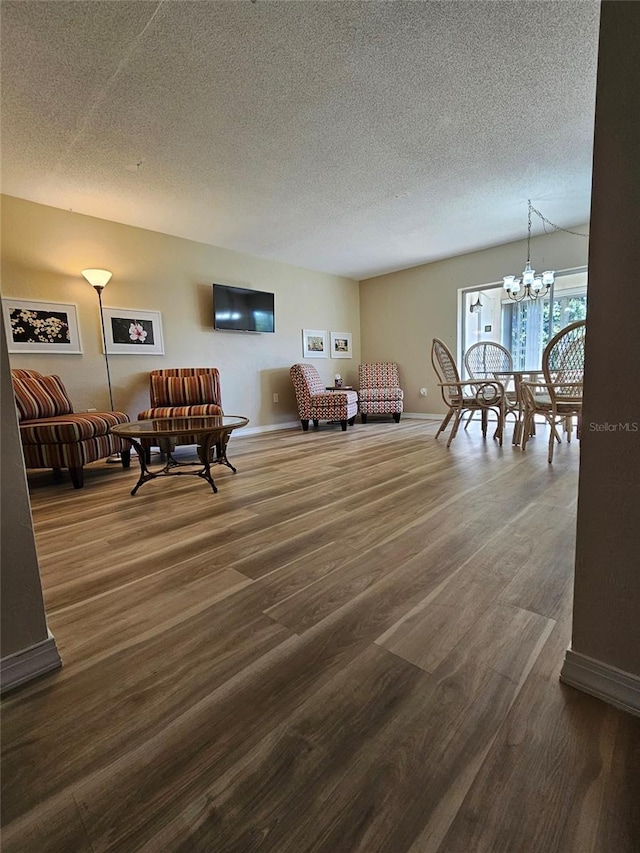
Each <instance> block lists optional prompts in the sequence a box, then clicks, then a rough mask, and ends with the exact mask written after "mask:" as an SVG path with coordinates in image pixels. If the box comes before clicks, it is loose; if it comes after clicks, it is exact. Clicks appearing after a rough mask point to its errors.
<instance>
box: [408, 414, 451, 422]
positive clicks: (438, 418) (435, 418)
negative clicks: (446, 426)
mask: <svg viewBox="0 0 640 853" xmlns="http://www.w3.org/2000/svg"><path fill="white" fill-rule="evenodd" d="M402 417H403V418H411V419H412V420H417V421H441V420H442V419H443V418H444V413H441V414H439V415H432V414H429V413H428V412H403V413H402Z"/></svg>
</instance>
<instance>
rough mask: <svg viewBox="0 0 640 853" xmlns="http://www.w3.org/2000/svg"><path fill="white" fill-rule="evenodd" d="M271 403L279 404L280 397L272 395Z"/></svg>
mask: <svg viewBox="0 0 640 853" xmlns="http://www.w3.org/2000/svg"><path fill="white" fill-rule="evenodd" d="M273 402H274V403H279V402H280V397H279V395H278V394H274V395H273Z"/></svg>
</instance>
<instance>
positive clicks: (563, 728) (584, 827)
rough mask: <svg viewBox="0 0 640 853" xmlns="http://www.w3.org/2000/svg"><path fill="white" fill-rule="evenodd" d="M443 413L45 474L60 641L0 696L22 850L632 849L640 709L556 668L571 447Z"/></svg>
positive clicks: (53, 617)
mask: <svg viewBox="0 0 640 853" xmlns="http://www.w3.org/2000/svg"><path fill="white" fill-rule="evenodd" d="M434 433H435V425H434V424H433V423H429V422H425V421H410V420H403V421H402V422H401V423H400V424H399V425H395V424H393V423H392V422H391V421H389V422H386V421H384V422H382V421H377V420H372V421H371V422H370V423H368V424H367V425H366V426H362V425H360V424H357V425H356V426H355V427H354V428H353V429H351V428H350V429H349V431H348V433H346V434H344V433H342V432H341V430H340V427H339V426H338V427H329V426H324V427H323V428H321V429H320V430H319V431H318V432H313V431H310V432H309V433H302V432H301V431H283V432H277V433H270V434H265V435H261V436H256V437H247V438H242V437H241V435H240V433H238V434H237V436H236V435H234V437H233V438H232V440H231V443H230V446H229V456H230V458H231V459H232V461H234V463H235V464H236V465H237V467H238V473H237V475H235V476H234V475H233V474H232V473H231V471H229V470H227V469H222V470H216V472H215V476H216V481H217V483H218V486H219V492H218V494H217V495H214V494H213V493H211V491H210V490H209V488H208V486H207V485H206V484H205V483H203V482H202V481H200V480H198V479H196V478H190V477H183V478H180V479H178V478H174V479H173V480H164V481H157V482H153V483H149V484H147V485H145V486H143V487H142V489H141V490H140V492H139V493H138V495H137V496H136V497H135V498H132V497H130V496H129V489H130V488H131V487H132V485H133V483H134V481H135V473H134V471H133V470H130V471H123V470H121V469H120V468H118V467H117V466H113V465H106V464H104V463H100V464H96V465H93V466H89V469H88V470H87V474H86V478H85V479H86V485H85V488H84V489H83V490H82V491H74V490H73V489H71V488H70V485H69V483H68V482H64V483H62V484H54V483H53V481H52V480H51V478H50V475H49V474H48V473H38V474H35V475H34V476H33V477H30V481H31V490H32V503H33V513H34V521H35V527H36V535H37V542H38V549H39V554H40V561H41V570H42V579H43V585H44V590H45V596H46V603H47V612H48V616H49V624H50V628H51V630H52V631H53V633H54V634H55V637H56V640H57V642H58V646H59V649H60V653H61V655H62V658H63V660H64V664H65V665H64V668H63V669H62V670H60V671H59V672H58V673H57V674H54V675H52V676H48V677H45V678H43V679H40V680H39V681H38V682H36V683H33V684H32V685H29V686H27V687H25V688H23V689H21V690H19V691H16V692H15V693H13V694H10V695H9V697H7V699H5V701H4V702H3V708H2V712H3V720H2V728H3V738H2V741H3V743H2V746H3V755H4V758H3V773H2V783H3V793H2V819H3V823H4V827H5V828H4V832H3V842H2V849H3V851H5V853H9V851H21V853H24V851H28V852H29V853H30V851H33V852H34V853H45V852H46V851H64V852H65V853H69V851H73V853H75V851H118V853H126V852H127V851H134V850H135V851H137V850H144V851H152V852H154V851H180V853H183V851H184V853H187V851H197V853H205V851H206V853H226V851H228V852H229V853H231V852H232V851H233V853H246V851H269V853H306V851H323V853H352V851H361V853H378V852H379V851H380V853H381V851H385V853H404V852H405V851H411V853H427V851H441V853H469V851H487V853H488V851H491V853H497V851H504V853H533V851H540V853H554V851H558V853H569V851H571V853H574V852H575V853H638V851H639V850H640V807H639V803H640V720H638V719H636V718H633V717H631V716H629V715H625V714H624V713H622V712H619V711H616V710H615V709H613V708H611V707H609V706H607V705H605V704H603V703H601V702H600V701H598V700H596V699H593V698H590V697H588V696H586V695H584V694H582V693H580V692H578V691H576V690H573V689H572V688H569V687H565V686H563V685H561V684H560V683H559V682H558V674H559V670H560V666H561V664H562V660H563V654H564V651H565V649H566V648H567V646H568V645H569V640H570V614H571V588H572V568H573V567H572V557H573V544H574V524H575V506H576V488H577V467H578V452H579V451H578V446H577V445H576V444H572V445H571V446H568V445H566V444H563V445H561V446H559V447H558V448H557V450H556V455H555V457H554V464H553V466H549V465H548V464H547V462H546V438H545V435H544V433H542V434H541V435H540V436H539V437H537V438H536V439H534V440H532V442H531V443H530V445H529V447H528V450H527V453H526V454H522V453H521V452H520V451H519V450H514V448H512V447H511V445H510V444H509V445H505V447H503V448H502V449H500V448H499V447H498V446H497V445H496V443H495V442H493V441H492V440H490V439H489V440H487V441H486V442H483V440H482V438H481V436H480V434H479V429H478V426H477V425H475V424H474V425H473V426H471V427H470V429H469V432H468V433H462V432H461V433H460V435H459V436H458V438H457V439H456V440H455V441H454V443H453V445H452V447H451V449H450V450H446V448H445V443H444V442H441V441H438V442H436V441H434V438H433V436H434Z"/></svg>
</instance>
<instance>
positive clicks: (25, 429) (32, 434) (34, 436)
mask: <svg viewBox="0 0 640 853" xmlns="http://www.w3.org/2000/svg"><path fill="white" fill-rule="evenodd" d="M128 421H129V415H127V414H125V413H124V412H88V413H86V414H85V413H83V414H77V415H74V414H68V415H59V416H58V417H55V418H39V419H38V420H37V421H23V422H21V423H20V438H21V439H22V443H23V444H25V445H27V444H73V443H75V442H78V441H87V440H88V439H93V438H97V437H99V436H105V435H107V434H108V433H109V430H110V428H111V427H112V426H116V425H117V424H125V423H128Z"/></svg>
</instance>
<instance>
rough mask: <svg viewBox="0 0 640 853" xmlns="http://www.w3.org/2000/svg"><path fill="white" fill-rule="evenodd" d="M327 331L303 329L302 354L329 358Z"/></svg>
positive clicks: (308, 356) (306, 356)
mask: <svg viewBox="0 0 640 853" xmlns="http://www.w3.org/2000/svg"><path fill="white" fill-rule="evenodd" d="M328 349H329V347H328V346H327V333H326V332H323V331H319V330H318V329H303V330H302V355H303V357H304V358H328V357H329V353H328Z"/></svg>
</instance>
